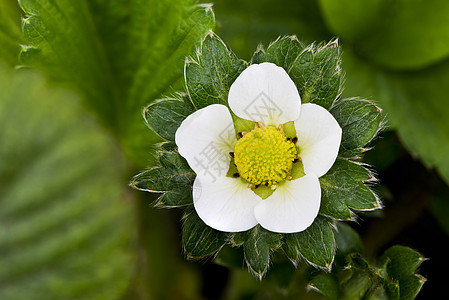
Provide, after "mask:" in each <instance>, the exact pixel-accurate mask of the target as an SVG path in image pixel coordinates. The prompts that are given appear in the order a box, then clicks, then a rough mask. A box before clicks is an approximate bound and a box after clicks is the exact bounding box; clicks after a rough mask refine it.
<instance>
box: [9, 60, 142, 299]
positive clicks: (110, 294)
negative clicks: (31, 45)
mask: <svg viewBox="0 0 449 300" xmlns="http://www.w3.org/2000/svg"><path fill="white" fill-rule="evenodd" d="M0 90H1V91H2V93H0V135H1V136H2V143H1V144H0V228H2V229H5V228H7V230H1V231H0V252H1V253H2V260H1V261H0V298H1V299H36V298H45V299H75V298H76V299H122V298H123V296H124V294H125V292H126V291H127V289H128V286H129V284H130V281H131V280H132V278H133V276H134V274H133V273H134V270H133V269H134V267H133V265H134V261H135V259H136V258H135V257H134V253H135V249H133V248H132V244H133V243H134V239H135V230H134V229H133V227H134V226H135V223H134V220H133V218H134V213H133V205H132V202H131V201H125V199H124V198H123V195H124V193H125V189H126V187H125V186H124V185H123V178H122V174H123V172H124V160H123V157H122V156H121V155H120V153H119V151H118V149H117V148H116V145H115V143H114V142H113V141H112V140H111V139H110V138H109V136H108V135H107V134H106V133H104V132H103V131H102V130H100V128H99V126H98V124H96V123H95V122H94V120H92V118H91V117H89V115H88V113H87V112H86V111H85V110H83V109H81V108H80V106H79V103H78V100H79V99H77V98H76V97H74V95H73V94H70V93H68V92H63V91H60V90H55V89H50V88H49V87H47V86H46V84H45V83H44V81H43V79H42V77H41V76H39V75H36V74H35V73H31V72H30V71H29V70H27V71H24V70H23V71H22V72H20V73H7V72H5V71H4V69H3V68H1V67H0Z"/></svg>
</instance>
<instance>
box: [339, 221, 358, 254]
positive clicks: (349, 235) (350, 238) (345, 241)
mask: <svg viewBox="0 0 449 300" xmlns="http://www.w3.org/2000/svg"><path fill="white" fill-rule="evenodd" d="M336 228H337V230H336V231H335V234H334V235H335V244H336V248H337V253H338V254H339V255H342V256H346V255H348V254H350V253H362V252H363V244H362V240H361V239H360V236H359V235H358V233H357V232H356V231H355V230H354V229H352V228H351V226H349V225H347V224H345V223H343V222H337V224H336Z"/></svg>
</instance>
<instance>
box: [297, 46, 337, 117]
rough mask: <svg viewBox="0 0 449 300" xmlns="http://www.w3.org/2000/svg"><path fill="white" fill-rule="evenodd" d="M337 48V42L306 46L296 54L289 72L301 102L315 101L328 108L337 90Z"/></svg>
mask: <svg viewBox="0 0 449 300" xmlns="http://www.w3.org/2000/svg"><path fill="white" fill-rule="evenodd" d="M340 60H341V58H340V47H339V46H338V44H337V42H336V41H333V42H330V43H329V44H327V45H325V46H313V45H312V46H309V47H308V48H306V49H304V51H303V52H302V53H301V54H300V55H299V56H298V57H297V59H296V60H295V62H294V63H293V65H292V67H291V69H290V71H289V75H290V77H291V78H292V80H293V81H294V82H295V84H296V87H297V88H298V91H299V95H300V96H301V102H302V103H308V102H312V103H316V104H319V105H321V106H323V107H324V108H326V109H329V108H330V107H331V106H332V104H333V103H334V101H335V99H336V98H337V95H338V93H339V92H340V79H341V70H340V63H341V62H340Z"/></svg>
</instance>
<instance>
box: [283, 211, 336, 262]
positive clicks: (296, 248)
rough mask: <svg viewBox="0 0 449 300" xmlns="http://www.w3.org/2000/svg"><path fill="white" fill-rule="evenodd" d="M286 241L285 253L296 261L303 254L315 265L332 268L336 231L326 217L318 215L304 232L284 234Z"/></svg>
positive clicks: (303, 256)
mask: <svg viewBox="0 0 449 300" xmlns="http://www.w3.org/2000/svg"><path fill="white" fill-rule="evenodd" d="M284 242H285V243H284V245H283V249H284V251H285V254H286V255H287V256H288V258H289V259H290V260H292V261H293V262H295V263H297V262H298V260H299V258H300V256H302V258H304V259H305V260H307V262H309V263H310V264H312V265H314V266H317V267H321V268H326V269H330V267H331V265H332V262H333V261H334V256H335V240H334V233H333V231H332V228H331V224H330V223H329V221H328V220H326V219H325V218H322V217H318V218H317V219H316V220H315V221H314V222H313V224H312V225H311V226H310V227H309V228H307V229H306V230H304V231H302V232H297V233H290V234H284Z"/></svg>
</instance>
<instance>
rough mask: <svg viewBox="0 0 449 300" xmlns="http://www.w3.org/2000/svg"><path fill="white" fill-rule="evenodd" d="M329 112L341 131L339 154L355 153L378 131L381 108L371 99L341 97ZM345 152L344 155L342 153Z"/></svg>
mask: <svg viewBox="0 0 449 300" xmlns="http://www.w3.org/2000/svg"><path fill="white" fill-rule="evenodd" d="M330 113H331V114H332V115H333V116H334V117H335V119H336V120H337V122H338V123H339V124H340V127H341V128H342V131H343V132H342V138H341V145H340V156H346V157H348V154H347V153H349V156H350V155H354V154H357V152H360V151H361V150H360V149H361V148H362V147H364V146H365V145H366V144H368V143H369V142H370V141H371V140H372V139H373V138H374V137H375V136H376V134H377V132H378V131H379V128H380V124H381V110H380V109H379V108H378V107H377V106H376V105H374V103H372V102H371V101H368V100H364V99H360V98H349V99H343V100H340V101H338V102H336V103H335V105H334V106H333V107H332V108H331V110H330ZM345 153H346V155H342V154H345Z"/></svg>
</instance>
